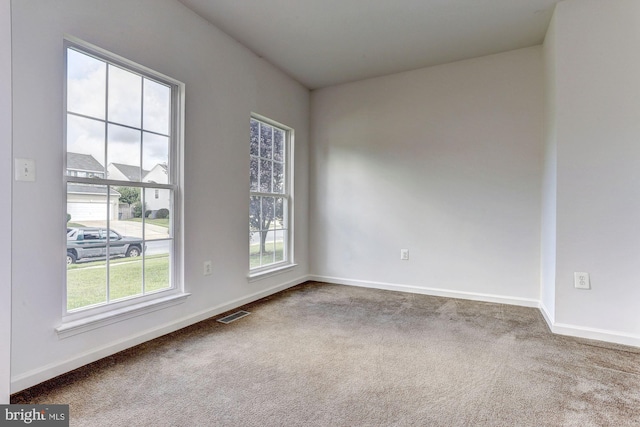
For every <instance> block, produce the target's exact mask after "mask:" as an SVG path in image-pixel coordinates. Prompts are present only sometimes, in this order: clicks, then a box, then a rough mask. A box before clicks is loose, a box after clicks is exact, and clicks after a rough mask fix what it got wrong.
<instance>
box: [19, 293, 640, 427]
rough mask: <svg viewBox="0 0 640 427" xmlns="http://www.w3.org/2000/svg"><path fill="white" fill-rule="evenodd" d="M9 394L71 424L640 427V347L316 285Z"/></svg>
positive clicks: (509, 309) (414, 298)
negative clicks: (57, 409) (66, 413)
mask: <svg viewBox="0 0 640 427" xmlns="http://www.w3.org/2000/svg"><path fill="white" fill-rule="evenodd" d="M243 309H246V310H248V311H250V312H252V314H251V315H250V316H247V317H245V318H242V319H240V320H238V321H236V322H234V323H231V324H229V325H223V324H221V323H218V322H215V321H214V320H213V319H211V320H207V321H204V322H201V323H198V324H196V325H193V326H191V327H189V328H186V329H183V330H181V331H178V332H175V333H173V334H170V335H167V336H164V337H161V338H159V339H156V340H154V341H151V342H148V343H145V344H143V345H140V346H138V347H135V348H132V349H130V350H127V351H124V352H122V353H119V354H116V355H114V356H111V357H108V358H106V359H103V360H101V361H98V362H96V363H93V364H91V365H88V366H86V367H83V368H80V369H78V370H76V371H73V372H71V373H69V374H67V375H65V376H62V377H59V378H56V379H54V380H52V381H49V382H47V383H44V384H41V385H39V386H37V387H34V388H32V389H29V390H26V391H24V392H21V393H19V394H16V395H14V396H12V403H48V404H53V403H68V404H70V405H71V406H70V410H71V425H72V426H92V427H93V426H127V427H128V426H185V427H191V426H630V425H639V426H640V349H636V348H629V347H623V346H616V345H609V344H605V343H599V342H594V341H587V340H578V339H572V338H566V337H561V336H556V335H552V334H551V333H550V332H549V330H548V329H547V327H546V325H545V323H544V320H543V319H542V316H541V315H540V313H539V311H538V310H536V309H532V308H523V307H514V306H507V305H500V304H489V303H481V302H472V301H464V300H456V299H447V298H437V297H430V296H424V295H416V294H405V293H398V292H390V291H380V290H372V289H363V288H356V287H348V286H338V285H328V284H320V283H314V282H310V283H307V284H304V285H300V286H297V287H295V288H292V289H290V290H288V291H285V292H282V293H280V294H277V295H274V296H272V297H269V298H267V299H264V300H261V301H258V302H256V303H253V304H250V305H247V306H245V307H243Z"/></svg>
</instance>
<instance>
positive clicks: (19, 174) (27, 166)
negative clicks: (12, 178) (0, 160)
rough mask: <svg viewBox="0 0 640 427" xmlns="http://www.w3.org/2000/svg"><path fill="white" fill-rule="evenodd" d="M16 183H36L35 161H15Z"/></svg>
mask: <svg viewBox="0 0 640 427" xmlns="http://www.w3.org/2000/svg"><path fill="white" fill-rule="evenodd" d="M14 168H15V174H16V181H35V180H36V162H35V160H33V159H15V166H14Z"/></svg>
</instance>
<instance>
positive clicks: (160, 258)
mask: <svg viewBox="0 0 640 427" xmlns="http://www.w3.org/2000/svg"><path fill="white" fill-rule="evenodd" d="M172 243H173V242H172V241H171V240H160V241H151V242H147V248H146V249H145V252H144V288H145V292H154V291H158V290H162V289H167V288H170V287H171V262H170V258H171V245H172Z"/></svg>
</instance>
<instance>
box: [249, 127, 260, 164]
mask: <svg viewBox="0 0 640 427" xmlns="http://www.w3.org/2000/svg"><path fill="white" fill-rule="evenodd" d="M259 139H260V124H259V123H258V122H257V121H256V120H254V119H251V137H250V141H251V142H250V150H249V151H250V154H251V155H252V156H259V155H260V149H259V145H258V144H259V142H258V141H259Z"/></svg>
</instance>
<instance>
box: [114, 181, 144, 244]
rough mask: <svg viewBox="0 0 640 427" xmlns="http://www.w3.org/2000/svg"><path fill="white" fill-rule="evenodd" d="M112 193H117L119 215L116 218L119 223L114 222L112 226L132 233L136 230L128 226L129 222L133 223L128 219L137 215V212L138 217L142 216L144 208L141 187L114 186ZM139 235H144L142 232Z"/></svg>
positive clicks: (120, 230)
mask: <svg viewBox="0 0 640 427" xmlns="http://www.w3.org/2000/svg"><path fill="white" fill-rule="evenodd" d="M111 191H112V194H114V195H117V197H118V216H117V217H116V218H115V220H117V221H118V224H115V223H112V224H111V227H112V228H113V229H115V230H116V231H118V232H119V233H123V234H131V233H132V232H134V231H135V230H133V229H131V228H129V227H127V224H131V223H130V222H124V221H128V220H130V219H131V218H135V217H136V213H137V214H138V217H140V215H141V214H140V212H141V210H142V204H141V203H142V202H141V200H142V199H141V195H140V188H138V187H113V188H112V189H111ZM138 234H139V236H138V237H142V233H138Z"/></svg>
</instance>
